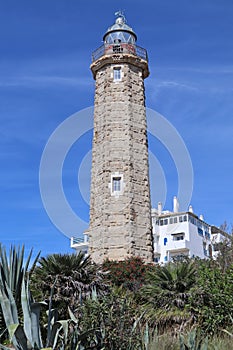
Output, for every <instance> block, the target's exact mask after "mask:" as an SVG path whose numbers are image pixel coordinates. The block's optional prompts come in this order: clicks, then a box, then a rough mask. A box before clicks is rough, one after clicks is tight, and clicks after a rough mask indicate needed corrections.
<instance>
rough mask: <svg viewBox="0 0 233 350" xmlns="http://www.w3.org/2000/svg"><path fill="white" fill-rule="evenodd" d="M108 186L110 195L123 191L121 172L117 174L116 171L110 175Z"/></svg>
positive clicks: (116, 194) (120, 193)
mask: <svg viewBox="0 0 233 350" xmlns="http://www.w3.org/2000/svg"><path fill="white" fill-rule="evenodd" d="M109 188H110V191H111V196H116V197H118V196H120V195H122V194H123V192H124V182H123V174H119V173H118V172H116V173H113V174H112V175H111V183H109Z"/></svg>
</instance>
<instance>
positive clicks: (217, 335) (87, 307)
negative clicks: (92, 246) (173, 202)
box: [0, 242, 233, 350]
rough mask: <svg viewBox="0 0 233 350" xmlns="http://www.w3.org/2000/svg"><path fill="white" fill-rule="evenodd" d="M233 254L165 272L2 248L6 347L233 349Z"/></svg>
mask: <svg viewBox="0 0 233 350" xmlns="http://www.w3.org/2000/svg"><path fill="white" fill-rule="evenodd" d="M232 296H233V254H232V244H231V243H229V242H228V243H226V242H224V243H223V244H222V246H221V247H220V254H219V256H218V258H217V260H216V261H213V260H198V259H192V260H190V259H184V258H183V259H182V260H178V261H174V262H173V263H169V264H167V265H164V266H158V265H153V264H147V265H146V264H144V263H143V261H142V260H141V259H139V258H136V257H134V258H131V259H128V260H125V261H121V262H116V261H105V262H104V264H102V265H101V266H99V265H95V264H93V263H92V262H91V261H90V259H89V258H88V257H84V256H83V255H82V254H79V255H75V254H72V255H68V254H64V255H62V254H53V255H49V256H47V257H41V258H40V257H39V254H38V256H37V257H36V258H35V259H34V261H32V251H31V252H30V254H29V256H28V257H25V253H24V247H21V248H20V247H19V248H16V247H12V248H11V250H10V252H9V253H7V252H6V250H5V248H4V247H2V246H0V304H1V310H0V343H1V344H0V348H2V349H5V350H7V349H10V348H12V347H13V348H15V349H17V350H28V349H58V350H62V349H64V350H65V349H71V350H72V349H75V350H83V349H84V350H88V349H95V350H137V349H138V350H144V349H145V350H152V349H155V350H156V349H158V350H165V349H167V350H173V349H174V350H176V349H177V350H187V349H194V350H205V349H206V350H208V349H213V350H218V349H221V350H222V349H229V350H230V349H233V345H232V344H233V334H232V333H233V298H232Z"/></svg>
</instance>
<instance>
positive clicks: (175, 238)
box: [173, 235, 184, 241]
mask: <svg viewBox="0 0 233 350" xmlns="http://www.w3.org/2000/svg"><path fill="white" fill-rule="evenodd" d="M183 240H184V235H176V236H174V237H173V241H183Z"/></svg>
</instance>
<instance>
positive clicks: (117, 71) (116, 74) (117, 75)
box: [113, 67, 122, 81]
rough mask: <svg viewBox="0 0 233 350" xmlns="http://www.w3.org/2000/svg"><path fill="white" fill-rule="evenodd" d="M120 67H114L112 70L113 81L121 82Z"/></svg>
mask: <svg viewBox="0 0 233 350" xmlns="http://www.w3.org/2000/svg"><path fill="white" fill-rule="evenodd" d="M121 76H122V74H121V67H114V68H113V80H114V81H121Z"/></svg>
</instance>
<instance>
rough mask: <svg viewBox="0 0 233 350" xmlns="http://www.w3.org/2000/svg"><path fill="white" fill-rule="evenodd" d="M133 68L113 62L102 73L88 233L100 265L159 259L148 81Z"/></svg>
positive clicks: (98, 85) (97, 98)
mask: <svg viewBox="0 0 233 350" xmlns="http://www.w3.org/2000/svg"><path fill="white" fill-rule="evenodd" d="M135 60H136V58H135ZM133 63H134V64H130V63H128V62H120V63H116V64H114V63H112V64H111V63H108V64H106V65H103V66H102V67H101V68H100V69H99V70H98V71H97V73H96V91H95V111H94V135H93V150H92V182H91V203H90V226H89V230H88V234H89V253H90V255H91V257H92V259H93V260H94V261H96V262H102V261H103V260H105V259H107V258H108V259H114V260H122V259H125V258H127V257H130V256H140V257H142V258H143V259H144V260H145V261H147V262H151V261H152V258H153V249H152V246H153V245H152V227H151V214H150V210H151V203H150V190H149V175H148V173H149V171H148V145H147V132H146V115H145V96H144V81H143V77H142V69H141V68H140V67H137V65H136V64H135V62H133ZM115 66H121V70H122V72H123V77H122V80H121V81H120V82H114V81H113V68H114V67H115ZM114 173H119V174H121V175H122V176H123V183H124V187H123V193H122V194H120V195H119V196H114V195H111V175H112V174H114Z"/></svg>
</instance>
